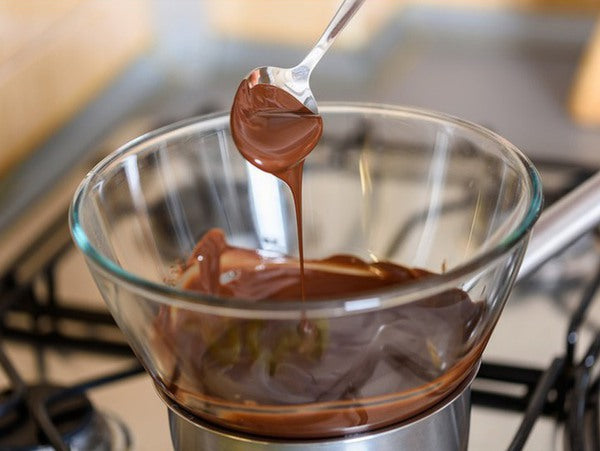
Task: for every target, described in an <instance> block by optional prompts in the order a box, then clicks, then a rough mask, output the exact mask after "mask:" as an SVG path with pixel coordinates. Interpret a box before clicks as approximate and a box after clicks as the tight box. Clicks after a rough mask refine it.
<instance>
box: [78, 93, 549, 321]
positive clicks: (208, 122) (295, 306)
mask: <svg viewBox="0 0 600 451" xmlns="http://www.w3.org/2000/svg"><path fill="white" fill-rule="evenodd" d="M319 110H320V112H326V113H362V114H365V113H366V114H377V115H382V114H383V115H387V116H395V117H411V118H413V119H414V118H422V119H427V120H428V121H437V122H440V123H445V124H451V125H453V126H456V127H460V128H463V129H469V130H471V131H472V132H476V133H477V134H480V135H482V136H484V137H486V138H487V139H488V140H491V141H493V142H495V143H496V144H497V146H498V149H500V151H501V152H503V154H504V155H505V156H507V157H508V158H509V159H510V160H511V161H512V162H514V163H517V164H520V165H521V169H522V172H523V173H524V174H527V177H528V178H527V179H526V180H525V182H526V183H525V186H527V187H529V191H530V194H531V201H530V202H529V205H528V208H527V210H526V211H525V212H524V213H523V214H522V216H521V217H520V220H519V221H518V222H517V223H515V224H514V226H512V227H510V229H509V231H508V232H507V234H506V235H505V236H504V237H503V238H502V239H501V240H500V242H499V243H498V244H497V245H495V246H493V247H491V248H490V249H487V250H485V251H483V252H481V253H478V254H477V255H476V256H474V257H473V258H471V259H469V260H466V261H464V262H463V263H461V264H459V265H457V266H456V267H454V268H452V269H451V270H449V271H447V272H444V273H442V274H436V275H435V276H432V277H426V278H424V279H420V280H417V281H414V282H410V283H404V284H401V285H399V286H389V287H386V288H382V289H378V290H374V291H371V292H366V293H361V294H358V295H356V296H345V297H343V298H342V297H339V298H328V299H327V300H315V301H309V302H304V301H302V300H301V299H290V300H289V301H287V300H286V301H252V302H251V301H248V300H243V299H236V298H222V297H217V296H212V295H206V294H202V293H198V292H193V291H190V290H183V289H180V288H177V287H174V286H170V285H166V284H162V283H157V282H153V281H151V280H148V279H145V278H143V277H141V276H138V275H136V274H134V273H131V272H129V271H126V270H125V269H123V268H122V267H120V266H119V265H118V264H117V263H115V262H114V261H112V260H111V259H110V258H108V257H106V256H105V255H103V254H102V253H101V252H100V251H99V250H97V249H96V248H94V247H93V246H92V244H91V243H90V240H89V239H88V236H87V234H86V232H85V230H84V228H83V226H82V225H81V223H80V220H79V218H80V214H79V209H80V206H81V204H82V202H83V199H84V197H85V194H86V193H87V191H88V189H89V188H90V184H91V183H92V180H93V179H94V177H95V176H96V175H97V174H99V173H101V172H102V171H103V170H105V169H107V168H108V167H110V166H111V165H112V164H114V163H115V162H117V161H118V160H120V159H121V158H123V157H125V156H126V155H128V154H133V153H135V150H136V149H137V148H138V147H140V146H142V145H144V146H148V145H151V143H152V141H162V140H164V139H167V138H168V137H169V135H180V134H185V133H186V132H188V133H189V130H188V129H190V128H191V129H192V130H193V131H195V132H197V131H201V130H203V129H204V130H209V129H211V128H213V127H214V126H215V125H218V124H222V122H223V121H225V120H226V121H227V124H228V123H229V120H228V118H229V112H228V111H226V112H217V113H212V114H208V115H203V116H197V117H193V118H189V119H185V120H183V121H178V122H175V123H173V124H170V125H167V126H164V127H161V128H158V129H156V130H153V131H151V132H148V133H146V134H143V135H141V136H139V137H138V138H135V139H133V140H131V141H129V142H128V143H126V144H124V145H123V146H121V147H120V148H118V149H117V150H115V151H114V152H112V153H111V154H110V155H108V156H107V157H105V158H104V159H102V160H101V161H100V162H99V163H97V164H96V165H95V166H94V167H93V168H92V169H91V170H90V171H89V172H88V173H87V175H86V176H85V177H84V179H83V180H82V181H81V183H80V184H79V186H78V187H77V189H76V191H75V194H74V196H73V200H72V202H71V205H70V208H69V229H70V232H71V235H72V238H73V241H74V242H75V244H76V246H77V247H78V248H79V249H80V250H81V252H82V253H83V254H84V256H85V257H86V262H87V263H88V265H91V266H93V268H94V269H95V270H97V271H99V272H101V273H102V274H104V275H105V276H107V277H109V278H111V279H117V280H118V281H119V283H121V284H124V285H126V286H127V288H128V289H130V290H131V291H133V292H135V293H137V294H140V295H142V296H144V297H146V298H148V299H152V300H155V301H158V302H160V303H163V304H170V305H173V306H177V307H180V308H185V309H188V310H197V311H208V312H211V313H216V314H227V315H231V314H232V313H234V312H237V314H238V316H239V315H240V314H241V315H242V316H244V317H255V318H260V317H264V316H263V315H264V314H265V313H268V314H269V315H271V317H280V318H289V317H297V315H298V313H300V314H301V315H303V316H306V317H323V316H324V315H327V316H340V315H347V314H355V313H359V312H364V311H369V310H374V309H380V308H387V307H390V306H393V305H398V304H401V303H405V302H407V301H410V300H415V294H416V293H418V296H419V297H418V298H419V299H422V298H423V297H427V296H430V295H433V294H435V293H437V292H440V291H441V290H446V289H450V288H455V287H456V286H457V282H458V281H459V280H460V279H464V278H465V277H466V276H468V275H469V274H470V273H476V272H478V271H480V269H481V268H482V267H485V266H486V265H488V264H491V263H493V262H494V261H495V260H497V259H498V258H500V257H502V256H503V255H505V254H506V253H508V252H510V251H511V250H512V249H514V248H515V247H516V246H519V245H520V244H521V243H522V242H523V241H524V240H526V239H527V238H528V236H529V232H530V231H531V228H532V227H533V225H534V224H535V222H536V220H537V218H538V217H539V215H540V212H541V209H542V204H543V196H542V187H541V179H540V176H539V174H538V172H537V170H536V169H535V167H534V166H533V164H532V162H531V161H530V160H529V159H528V158H527V157H526V156H525V155H524V154H523V153H522V152H521V151H520V150H519V149H518V148H517V147H516V146H514V145H513V144H512V143H510V142H509V141H507V140H506V139H504V138H502V137H501V136H499V135H498V134H496V133H494V132H492V131H490V130H488V129H486V128H485V127H482V126H480V125H477V124H475V123H472V122H470V121H467V120H463V119H460V118H457V117H455V116H452V115H449V114H446V113H440V112H435V111H431V110H426V109H419V108H413V107H403V106H394V105H387V104H375V103H357V102H323V103H321V104H320V106H319ZM196 128H199V130H196Z"/></svg>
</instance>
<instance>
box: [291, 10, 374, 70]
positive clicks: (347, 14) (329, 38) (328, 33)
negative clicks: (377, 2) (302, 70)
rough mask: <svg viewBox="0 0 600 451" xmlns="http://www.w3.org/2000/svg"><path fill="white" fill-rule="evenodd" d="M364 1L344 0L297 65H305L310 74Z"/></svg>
mask: <svg viewBox="0 0 600 451" xmlns="http://www.w3.org/2000/svg"><path fill="white" fill-rule="evenodd" d="M364 1H365V0H344V1H343V2H342V4H341V5H340V7H339V8H338V10H337V12H336V13H335V15H334V16H333V19H331V22H329V25H327V28H326V29H325V31H324V32H323V34H322V35H321V37H320V38H319V41H318V42H317V43H316V44H315V46H314V47H313V49H312V50H311V51H310V52H309V53H308V55H306V58H304V59H303V60H302V62H301V63H300V64H298V66H305V67H306V68H307V69H308V73H309V74H310V73H311V72H312V70H313V69H314V68H315V66H316V65H317V63H318V62H319V61H320V60H321V58H322V57H323V55H325V52H326V51H327V50H328V49H329V47H330V46H331V44H333V41H334V40H335V38H336V37H337V35H338V34H339V33H340V31H342V30H343V29H344V27H345V26H346V24H347V23H348V22H349V21H350V19H351V18H352V16H354V14H355V13H356V11H358V9H359V8H360V7H361V5H362V4H363V3H364Z"/></svg>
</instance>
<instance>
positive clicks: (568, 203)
mask: <svg viewBox="0 0 600 451" xmlns="http://www.w3.org/2000/svg"><path fill="white" fill-rule="evenodd" d="M598 224H600V172H598V173H596V174H595V175H594V176H592V177H591V178H589V179H588V180H586V181H585V182H584V183H583V184H581V185H580V186H579V187H577V188H575V189H574V190H573V191H571V192H570V193H569V194H567V195H566V196H564V197H562V198H561V199H560V200H558V201H557V202H555V203H554V204H553V205H551V206H550V207H548V208H547V209H546V210H544V211H543V212H542V215H541V216H540V219H539V220H538V222H537V224H536V225H535V226H534V228H533V232H532V235H531V239H530V241H529V245H528V247H527V251H526V253H525V257H524V258H523V263H522V264H521V269H520V270H519V273H518V275H517V280H520V279H523V278H525V277H526V276H528V275H529V274H531V273H532V272H534V271H535V270H537V269H538V268H539V267H540V266H542V265H543V264H544V263H546V262H547V261H548V260H549V259H550V258H552V257H553V256H555V255H556V254H558V253H559V252H560V251H562V250H563V249H565V248H566V247H567V246H569V245H570V244H572V243H573V242H574V241H576V240H577V238H579V237H580V236H582V235H583V234H584V233H586V232H588V231H589V230H591V229H593V228H594V227H595V226H596V225H598Z"/></svg>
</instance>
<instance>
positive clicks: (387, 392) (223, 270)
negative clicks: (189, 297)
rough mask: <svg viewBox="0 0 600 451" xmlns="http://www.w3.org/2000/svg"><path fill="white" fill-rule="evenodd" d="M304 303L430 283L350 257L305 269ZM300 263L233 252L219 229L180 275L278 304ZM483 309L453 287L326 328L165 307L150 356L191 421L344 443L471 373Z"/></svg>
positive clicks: (413, 272) (420, 405)
mask: <svg viewBox="0 0 600 451" xmlns="http://www.w3.org/2000/svg"><path fill="white" fill-rule="evenodd" d="M305 263H306V265H305V274H304V277H305V287H306V298H305V302H311V301H314V300H322V299H324V298H326V297H327V296H331V295H332V294H336V295H341V296H343V295H347V294H360V293H364V292H366V291H370V290H373V289H376V288H382V287H385V286H390V285H398V284H402V283H408V282H412V281H415V280H418V279H421V278H424V277H435V275H433V274H432V273H430V272H427V271H424V270H420V269H412V268H407V267H403V266H400V265H396V264H393V263H389V262H375V263H367V262H365V261H363V260H361V259H359V258H357V257H351V256H334V257H330V258H327V259H322V260H307V261H306V262H305ZM300 277H301V276H300V271H299V268H298V262H297V259H294V258H289V257H285V256H281V255H279V256H274V255H269V256H265V255H264V254H263V253H261V252H260V251H257V250H254V249H242V248H237V247H232V246H229V245H228V244H227V243H226V242H225V240H224V234H223V233H222V231H220V230H211V231H209V232H208V233H207V234H206V235H205V236H204V237H203V239H202V240H201V241H200V242H199V244H198V245H197V246H196V250H195V252H194V255H193V256H192V257H191V258H190V261H189V262H188V266H187V271H186V272H185V273H184V276H182V278H183V280H184V282H183V283H184V286H185V288H186V289H188V290H195V291H198V292H201V293H204V294H210V295H215V296H221V297H225V298H226V297H237V298H243V299H247V300H248V302H260V301H261V300H270V301H279V302H286V301H285V299H288V298H289V296H290V294H293V293H298V292H299V285H300ZM484 306H485V303H484V302H473V301H471V299H470V298H469V296H468V295H467V294H466V293H465V292H464V291H461V290H459V289H451V290H447V291H444V292H442V293H439V294H437V295H435V296H431V297H428V298H424V299H421V300H419V301H416V302H413V303H410V304H406V305H401V306H397V307H394V308H390V309H386V310H379V311H375V312H368V313H363V314H359V315H355V316H349V317H343V318H330V319H318V320H314V321H313V320H308V319H298V320H274V319H271V320H269V319H264V320H262V319H252V320H250V319H236V318H223V317H214V316H212V315H208V314H204V313H201V312H194V311H189V310H182V309H179V308H177V307H175V306H161V307H160V309H159V312H158V315H157V317H156V319H155V322H154V333H155V340H154V342H153V355H154V357H155V359H156V360H157V361H158V362H159V366H160V367H161V368H162V371H161V373H162V374H168V375H169V377H168V378H165V379H161V380H159V384H160V386H161V388H162V389H163V390H164V391H165V393H166V394H167V395H168V396H169V397H170V398H171V399H173V400H174V401H175V402H177V403H178V404H179V405H181V406H185V408H186V410H188V411H189V412H190V413H193V414H194V415H197V416H199V417H201V418H204V419H206V420H208V421H211V422H213V423H217V424H220V425H223V426H226V427H229V428H233V429H236V430H239V431H243V432H247V433H252V434H259V435H271V436H277V437H293V438H306V437H326V436H337V435H344V434H349V433H354V432H359V431H364V430H369V429H374V428H378V427H382V426H385V425H388V424H392V423H396V422H400V421H402V420H405V419H407V418H410V417H411V416H414V415H416V414H417V413H420V412H422V411H423V410H425V409H427V408H429V407H431V406H432V405H434V404H436V403H437V402H439V401H441V400H442V399H443V398H444V397H445V396H447V395H449V394H450V393H451V392H452V391H453V390H454V389H455V388H456V387H457V386H458V385H460V383H461V382H462V381H463V380H464V378H465V377H467V375H468V374H469V373H470V370H471V369H472V368H473V367H474V366H475V365H476V363H477V361H478V359H479V356H480V353H481V350H482V349H483V345H480V346H477V347H475V348H473V349H472V350H471V351H470V352H465V343H468V342H469V341H470V340H469V337H470V336H471V334H472V332H473V330H474V328H475V326H476V325H477V324H478V322H479V321H480V319H481V318H482V316H483V312H484V308H485V307H484Z"/></svg>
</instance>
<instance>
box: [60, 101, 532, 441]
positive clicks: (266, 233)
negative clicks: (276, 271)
mask: <svg viewBox="0 0 600 451" xmlns="http://www.w3.org/2000/svg"><path fill="white" fill-rule="evenodd" d="M321 114H322V116H323V120H324V134H323V138H322V139H321V141H320V143H319V145H318V146H317V148H316V149H315V150H314V151H313V153H312V154H311V155H310V156H309V157H308V159H307V160H306V163H305V169H304V185H303V186H304V188H303V193H304V194H303V196H304V205H303V215H304V243H305V256H306V258H308V259H315V258H324V257H327V256H330V255H332V254H352V255H355V256H357V257H360V258H362V259H364V260H367V261H375V260H384V261H391V262H395V263H401V264H404V265H408V266H413V267H418V268H423V269H426V270H429V271H432V272H435V273H438V275H434V276H430V277H426V278H423V279H421V280H418V281H416V282H412V283H409V284H406V285H400V286H392V287H389V288H386V289H382V290H379V291H375V292H369V293H366V294H365V293H363V294H361V295H356V296H352V297H347V296H346V297H343V298H340V297H337V298H333V299H328V300H325V301H310V302H302V301H301V300H300V299H290V300H289V301H280V302H273V301H249V300H244V299H220V298H215V297H211V296H207V295H202V294H200V293H196V292H191V291H187V290H185V289H182V288H181V281H180V277H181V268H182V265H183V264H184V262H185V261H186V260H187V259H188V258H189V257H190V255H191V254H192V251H193V249H194V246H195V244H196V243H197V241H198V240H199V239H200V237H201V236H202V235H203V234H204V233H205V232H206V231H207V230H209V229H211V228H215V227H218V228H221V229H223V230H224V232H225V234H226V236H227V239H228V241H229V242H230V243H232V244H235V245H236V246H240V247H248V248H257V249H263V250H265V252H271V253H277V254H285V255H297V236H296V225H295V218H294V208H293V203H292V199H291V195H290V193H289V190H288V188H287V186H285V185H284V184H283V183H282V182H281V181H279V180H278V179H276V178H275V177H273V176H271V175H268V174H265V173H262V172H260V171H259V170H258V169H256V168H255V167H254V166H252V165H250V164H248V163H247V162H246V161H245V160H244V159H243V158H242V157H241V156H240V154H239V153H238V151H237V150H236V148H235V146H234V144H233V142H232V139H231V135H230V132H229V116H228V115H227V114H220V115H212V116H206V117H201V118H196V119H192V120H188V121H185V122H181V123H178V124H174V125H172V126H169V127H166V128H163V129H160V130H158V131H156V132H153V133H149V134H147V135H145V136H142V137H140V138H138V139H136V140H134V141H132V142H130V143H129V144H127V145H125V146H124V147H122V148H121V149H119V150H117V151H116V152H115V153H113V154H112V155H111V156H109V157H108V158H106V159H105V160H103V161H102V162H100V163H99V164H98V165H97V166H96V167H95V168H94V169H93V170H92V171H91V172H90V173H89V174H88V175H87V177H86V178H85V180H83V182H82V183H81V185H80V187H79V189H78V190H77V192H76V194H75V198H74V201H73V204H72V208H71V212H70V223H71V230H72V234H73V237H74V240H75V242H76V243H77V245H78V246H79V248H80V249H81V250H82V252H83V253H84V254H85V257H86V260H87V263H88V265H89V268H90V270H91V272H92V274H93V275H94V278H95V280H96V282H97V284H98V287H99V289H100V291H101V292H102V295H103V296H104V299H105V300H106V303H107V304H108V307H109V309H110V311H111V313H112V315H113V316H114V318H115V320H116V321H117V323H118V325H119V327H120V328H121V329H122V331H123V332H124V333H125V335H126V336H127V339H128V340H129V343H130V345H131V347H132V348H133V350H134V351H135V353H136V355H137V356H138V358H139V359H140V361H141V362H142V363H143V364H144V366H145V367H146V369H147V370H148V372H149V373H150V375H151V376H152V378H153V379H154V381H155V383H156V386H157V388H158V390H159V391H160V392H162V394H163V396H166V397H168V398H170V399H172V400H173V401H175V402H176V403H177V404H178V405H180V406H181V407H182V408H184V409H185V410H187V411H188V412H190V413H191V414H193V415H196V416H198V417H199V418H202V419H204V420H208V421H209V422H213V423H217V424H219V425H222V426H226V427H228V428H232V429H234V430H238V431H244V432H250V433H253V434H259V435H268V436H277V437H324V436H338V435H344V434H348V433H355V432H361V431H365V430H369V429H373V428H377V427H382V426H384V425H389V424H392V423H396V422H400V421H403V420H406V419H408V418H410V417H411V416H414V415H416V414H418V413H420V412H423V411H424V410H425V409H427V408H429V407H431V406H433V405H435V404H436V403H438V402H440V401H441V400H443V399H444V398H445V397H446V396H449V395H450V394H451V393H452V391H453V390H454V389H455V388H456V387H458V386H459V385H460V383H461V382H462V381H463V380H465V378H467V377H468V376H469V374H470V373H471V371H472V370H473V369H474V368H476V366H477V362H478V360H479V358H480V356H481V353H482V352H483V349H484V347H485V344H486V342H487V340H488V338H489V336H490V333H491V331H492V329H493V327H494V324H495V323H496V321H497V320H498V317H499V315H500V312H501V310H502V307H503V305H504V302H505V301H506V299H507V296H508V293H509V291H510V289H511V286H512V283H513V281H514V278H515V275H516V273H517V269H518V266H519V264H520V261H521V258H522V256H523V253H524V251H525V247H526V243H527V239H528V236H529V232H530V229H531V227H532V225H533V223H534V222H535V220H536V218H537V216H538V214H539V212H540V208H541V203H542V199H541V188H540V181H539V178H538V175H537V173H536V171H535V169H534V168H533V167H532V165H531V163H530V162H529V161H528V160H527V159H526V158H525V157H524V156H523V155H522V154H521V153H520V152H519V151H518V150H517V149H516V148H515V147H514V146H512V145H511V144H510V143H508V142H507V141H506V140H504V139H502V138H500V137H499V136H497V135H495V134H494V133H492V132H490V131H488V130H486V129H483V128H481V127H479V126H476V125H474V124H471V123H468V122H464V121H461V120H459V119H456V118H453V117H450V116H445V115H442V114H437V113H431V112H426V111H418V110H411V109H404V108H395V107H390V106H379V105H358V104H331V105H326V106H323V107H322V108H321ZM223 277H227V275H226V274H224V275H223ZM302 320H308V321H310V323H311V324H312V325H313V326H314V333H312V334H310V335H309V336H306V335H303V333H302V331H301V328H299V327H298V324H299V323H300V321H302Z"/></svg>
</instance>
